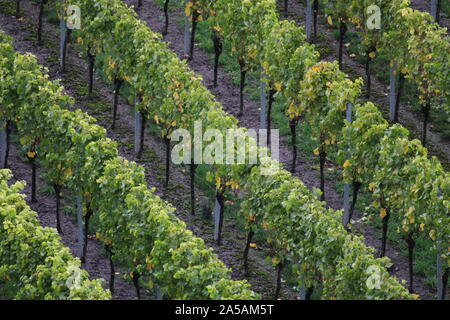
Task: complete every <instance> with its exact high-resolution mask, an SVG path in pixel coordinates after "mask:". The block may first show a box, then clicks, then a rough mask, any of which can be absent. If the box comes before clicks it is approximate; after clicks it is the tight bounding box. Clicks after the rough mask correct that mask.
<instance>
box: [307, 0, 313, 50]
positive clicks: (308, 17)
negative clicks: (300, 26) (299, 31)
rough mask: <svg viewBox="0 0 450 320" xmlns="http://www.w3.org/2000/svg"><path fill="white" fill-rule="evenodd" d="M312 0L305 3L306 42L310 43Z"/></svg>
mask: <svg viewBox="0 0 450 320" xmlns="http://www.w3.org/2000/svg"><path fill="white" fill-rule="evenodd" d="M312 2H313V0H307V2H306V41H309V42H311V33H312V25H313V3H312Z"/></svg>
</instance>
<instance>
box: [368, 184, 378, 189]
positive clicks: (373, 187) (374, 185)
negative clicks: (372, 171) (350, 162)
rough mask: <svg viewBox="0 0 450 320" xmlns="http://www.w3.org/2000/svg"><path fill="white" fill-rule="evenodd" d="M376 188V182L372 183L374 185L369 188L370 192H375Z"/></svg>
mask: <svg viewBox="0 0 450 320" xmlns="http://www.w3.org/2000/svg"><path fill="white" fill-rule="evenodd" d="M376 186H377V184H376V183H374V182H372V183H370V184H369V187H368V188H369V190H370V191H373V190H374V189H375V187H376Z"/></svg>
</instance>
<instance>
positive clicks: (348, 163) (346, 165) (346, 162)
mask: <svg viewBox="0 0 450 320" xmlns="http://www.w3.org/2000/svg"><path fill="white" fill-rule="evenodd" d="M350 166H351V163H350V160H345V162H344V168H348V167H350Z"/></svg>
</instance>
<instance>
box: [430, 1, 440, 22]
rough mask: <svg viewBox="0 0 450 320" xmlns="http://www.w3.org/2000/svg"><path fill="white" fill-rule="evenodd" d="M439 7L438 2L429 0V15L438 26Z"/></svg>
mask: <svg viewBox="0 0 450 320" xmlns="http://www.w3.org/2000/svg"><path fill="white" fill-rule="evenodd" d="M439 7H440V0H431V8H430V14H431V16H432V17H433V18H434V21H435V22H436V23H437V24H439V22H440V19H439V11H440V10H439V9H440V8H439Z"/></svg>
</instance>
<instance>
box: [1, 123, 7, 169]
mask: <svg viewBox="0 0 450 320" xmlns="http://www.w3.org/2000/svg"><path fill="white" fill-rule="evenodd" d="M6 130H7V128H6V123H5V122H3V121H0V169H5V168H6V163H7V159H6V157H7V155H6V154H7V152H6V149H7V148H8V134H7V132H6Z"/></svg>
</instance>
